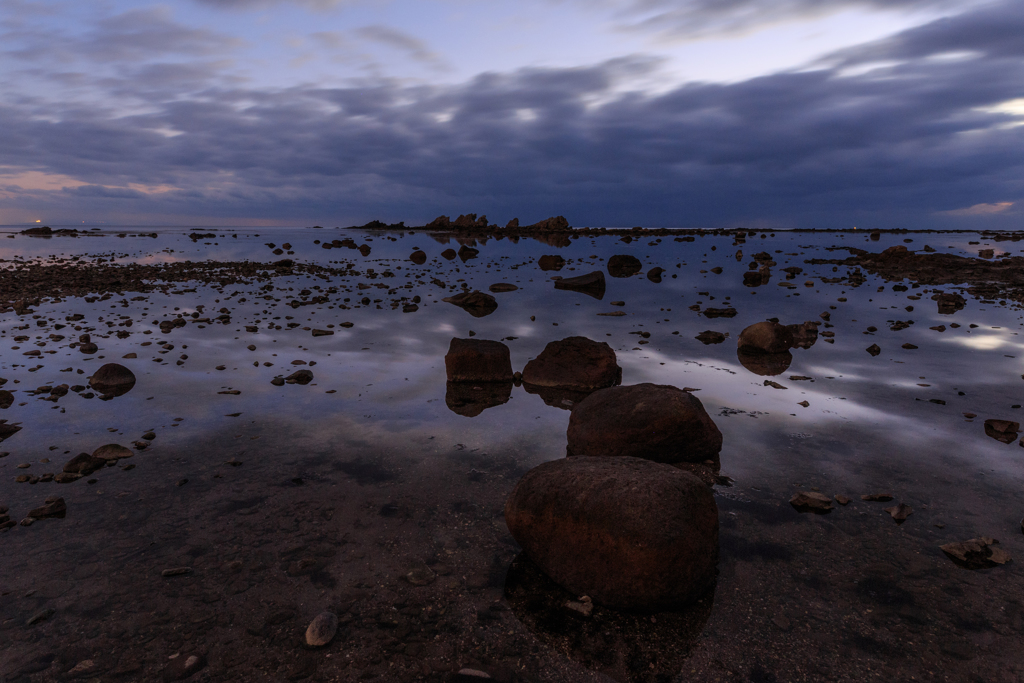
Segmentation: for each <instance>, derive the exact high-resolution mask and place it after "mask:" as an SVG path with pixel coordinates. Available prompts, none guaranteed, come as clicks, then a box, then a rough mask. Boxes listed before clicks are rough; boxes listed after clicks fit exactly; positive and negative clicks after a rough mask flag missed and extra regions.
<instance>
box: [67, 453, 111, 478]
mask: <svg viewBox="0 0 1024 683" xmlns="http://www.w3.org/2000/svg"><path fill="white" fill-rule="evenodd" d="M106 464H107V461H106V460H104V459H103V458H97V457H94V456H92V455H89V454H88V453H79V454H78V455H76V456H75V457H73V458H71V460H68V461H67V463H65V464H64V467H63V471H64V472H66V473H68V474H81V475H86V474H92V473H93V472H95V471H96V470H98V469H100V468H101V467H105V466H106Z"/></svg>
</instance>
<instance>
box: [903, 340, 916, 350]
mask: <svg viewBox="0 0 1024 683" xmlns="http://www.w3.org/2000/svg"><path fill="white" fill-rule="evenodd" d="M903 348H904V349H907V350H908V351H912V350H914V349H916V348H917V346H915V345H914V344H911V343H910V342H907V343H906V344H904V345H903Z"/></svg>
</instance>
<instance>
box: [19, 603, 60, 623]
mask: <svg viewBox="0 0 1024 683" xmlns="http://www.w3.org/2000/svg"><path fill="white" fill-rule="evenodd" d="M56 613H57V610H55V609H53V608H52V607H47V608H46V609H44V610H43V611H42V612H36V613H35V614H33V615H32V616H31V617H29V620H28V621H27V622H25V623H26V624H27V625H28V626H35V625H36V624H41V623H42V622H44V621H46V620H47V619H49V618H50V617H52V616H53V615H54V614H56Z"/></svg>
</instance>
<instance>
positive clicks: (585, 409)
mask: <svg viewBox="0 0 1024 683" xmlns="http://www.w3.org/2000/svg"><path fill="white" fill-rule="evenodd" d="M566 436H567V440H568V443H567V446H566V453H567V454H568V455H578V456H615V457H624V456H630V457H636V458H644V459H647V460H653V461H655V462H663V463H678V462H689V463H703V462H704V461H706V460H714V459H717V457H718V453H719V451H721V450H722V433H721V432H720V431H719V430H718V427H717V426H716V425H715V423H714V421H713V420H712V419H711V417H710V416H709V415H708V414H707V411H706V410H704V406H703V405H702V404H701V402H700V399H698V398H697V397H696V396H694V395H693V394H691V393H689V392H686V391H682V390H680V389H678V388H676V387H673V386H667V385H659V384H636V385H632V386H624V387H609V388H607V389H600V390H598V391H596V392H594V393H593V394H591V395H590V396H588V397H586V398H585V399H583V400H582V401H581V402H580V403H579V404H578V405H577V406H576V407H575V408H574V409H573V411H572V413H571V414H570V416H569V427H568V430H567V432H566Z"/></svg>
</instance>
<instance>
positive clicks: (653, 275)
mask: <svg viewBox="0 0 1024 683" xmlns="http://www.w3.org/2000/svg"><path fill="white" fill-rule="evenodd" d="M664 272H665V269H664V268H651V269H650V270H649V271H647V279H648V280H650V281H651V282H653V283H655V284H658V283H659V282H661V274H662V273H664Z"/></svg>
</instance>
